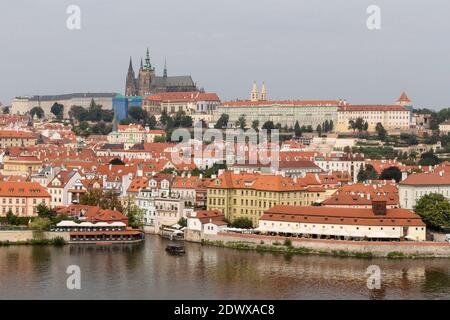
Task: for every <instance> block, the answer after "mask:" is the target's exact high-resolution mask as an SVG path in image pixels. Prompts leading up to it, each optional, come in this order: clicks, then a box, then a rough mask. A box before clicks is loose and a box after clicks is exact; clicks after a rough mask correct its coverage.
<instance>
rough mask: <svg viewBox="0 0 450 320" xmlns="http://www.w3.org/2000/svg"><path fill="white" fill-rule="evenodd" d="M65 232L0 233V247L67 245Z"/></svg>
mask: <svg viewBox="0 0 450 320" xmlns="http://www.w3.org/2000/svg"><path fill="white" fill-rule="evenodd" d="M69 240H70V239H69V237H68V234H67V233H65V232H36V231H32V230H14V231H0V246H12V245H54V246H62V245H65V244H68V243H69Z"/></svg>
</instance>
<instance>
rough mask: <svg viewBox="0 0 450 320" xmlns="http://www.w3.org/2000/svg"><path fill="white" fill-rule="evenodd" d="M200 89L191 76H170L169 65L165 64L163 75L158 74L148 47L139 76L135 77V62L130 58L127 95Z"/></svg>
mask: <svg viewBox="0 0 450 320" xmlns="http://www.w3.org/2000/svg"><path fill="white" fill-rule="evenodd" d="M193 91H198V89H197V86H196V85H195V83H194V81H193V80H192V77H191V76H170V77H169V76H168V75H167V65H164V72H163V76H157V75H156V73H155V68H154V67H153V66H152V64H151V63H150V54H149V51H148V49H147V54H146V57H145V63H143V62H142V59H141V66H140V68H139V74H138V77H137V78H136V77H135V73H134V70H133V62H132V60H131V58H130V65H129V67H128V73H127V79H126V85H125V95H126V96H145V95H151V94H155V93H160V92H193Z"/></svg>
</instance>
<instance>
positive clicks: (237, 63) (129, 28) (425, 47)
mask: <svg viewBox="0 0 450 320" xmlns="http://www.w3.org/2000/svg"><path fill="white" fill-rule="evenodd" d="M72 4H75V5H78V6H79V7H80V8H81V30H75V31H74V30H68V29H67V28H66V20H67V18H68V14H66V9H67V7H68V6H69V5H72ZM372 4H375V5H378V6H379V7H380V8H381V30H369V29H368V28H367V27H366V19H367V17H368V14H367V13H366V9H367V7H368V6H369V5H372ZM449 35H450V2H449V1H448V0H428V1H423V0H372V1H366V0H327V1H325V0H314V1H313V0H308V1H302V0H245V1H243V0H226V1H225V0H159V1H152V0H127V1H122V0H70V1H65V0H39V1H36V0H14V1H13V0H9V1H7V0H2V1H1V2H0V101H2V102H3V104H9V103H10V101H11V99H12V98H13V97H14V96H18V95H34V94H41V95H43V94H60V93H70V92H84V91H90V92H99V91H101V92H120V93H123V91H124V86H125V76H126V71H127V68H128V61H129V57H130V56H132V57H133V59H134V63H135V70H136V69H138V67H139V59H140V57H141V56H143V55H144V54H145V50H146V48H147V47H148V48H149V49H150V54H151V59H152V63H153V64H154V65H155V66H156V70H157V73H158V74H162V69H163V65H164V59H165V58H167V63H168V71H169V75H184V74H190V75H192V77H193V79H194V81H195V82H197V84H198V85H199V86H200V87H204V88H205V90H207V91H213V92H217V93H218V94H219V96H220V97H221V98H222V100H227V99H235V98H248V97H249V91H250V89H251V86H252V83H253V81H254V80H256V81H257V82H258V84H259V85H260V84H261V83H262V82H263V81H265V83H266V87H267V90H268V96H269V98H271V99H294V98H295V99H347V100H348V101H349V102H350V103H372V104H374V103H392V102H394V101H395V100H396V99H397V98H398V96H399V95H400V93H401V92H402V91H406V93H407V94H408V95H409V97H410V98H411V99H412V100H413V102H414V104H415V106H416V107H425V106H429V107H434V108H436V109H439V108H441V107H444V106H446V107H448V106H450V41H449Z"/></svg>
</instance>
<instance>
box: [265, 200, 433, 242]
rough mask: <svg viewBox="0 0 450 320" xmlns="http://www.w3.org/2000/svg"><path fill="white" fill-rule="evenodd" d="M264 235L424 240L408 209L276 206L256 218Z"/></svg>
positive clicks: (423, 229)
mask: <svg viewBox="0 0 450 320" xmlns="http://www.w3.org/2000/svg"><path fill="white" fill-rule="evenodd" d="M258 231H260V232H261V233H263V234H278V235H280V234H281V235H284V236H286V235H293V236H302V237H309V238H326V239H329V238H332V239H341V240H364V239H373V240H414V241H425V240H426V227H425V224H424V223H423V222H422V220H421V218H420V217H419V216H418V215H416V214H415V213H414V212H412V211H410V210H407V209H387V208H386V203H385V202H384V203H382V202H380V203H375V202H374V203H373V204H372V208H371V209H360V208H328V207H297V206H281V205H277V206H275V207H272V208H270V209H269V210H267V211H265V213H264V214H263V216H262V217H261V218H260V219H259V227H258Z"/></svg>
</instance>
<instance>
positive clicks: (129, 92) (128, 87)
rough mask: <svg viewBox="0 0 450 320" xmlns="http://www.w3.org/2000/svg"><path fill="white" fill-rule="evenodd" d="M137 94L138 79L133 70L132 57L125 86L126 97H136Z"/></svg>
mask: <svg viewBox="0 0 450 320" xmlns="http://www.w3.org/2000/svg"><path fill="white" fill-rule="evenodd" d="M136 94H137V88H136V79H135V76H134V70H133V61H132V60H131V57H130V65H129V66H128V73H127V81H126V84H125V95H126V96H135V95H136Z"/></svg>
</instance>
